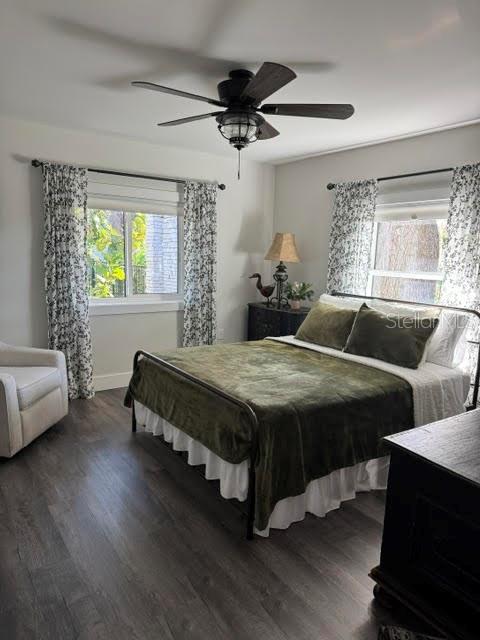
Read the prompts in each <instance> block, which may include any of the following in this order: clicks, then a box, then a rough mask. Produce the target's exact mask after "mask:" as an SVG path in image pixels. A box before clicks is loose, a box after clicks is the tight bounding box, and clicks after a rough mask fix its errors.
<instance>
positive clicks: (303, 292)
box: [285, 282, 313, 309]
mask: <svg viewBox="0 0 480 640" xmlns="http://www.w3.org/2000/svg"><path fill="white" fill-rule="evenodd" d="M285 295H286V296H287V300H290V306H291V307H292V309H300V305H301V302H302V300H311V299H312V296H313V289H312V285H311V284H310V283H309V282H293V283H292V282H287V286H286V289H285Z"/></svg>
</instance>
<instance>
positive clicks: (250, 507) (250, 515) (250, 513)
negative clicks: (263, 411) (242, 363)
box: [132, 349, 258, 540]
mask: <svg viewBox="0 0 480 640" xmlns="http://www.w3.org/2000/svg"><path fill="white" fill-rule="evenodd" d="M140 357H142V358H147V359H148V360H152V362H155V364H157V365H159V366H161V367H163V368H164V369H168V370H169V371H172V372H173V373H174V374H175V375H178V376H179V377H181V378H184V379H186V380H189V381H190V382H193V383H194V384H196V385H198V386H200V387H202V388H203V389H206V390H207V391H210V392H212V393H214V394H215V395H217V396H220V397H221V398H223V399H224V400H226V401H227V402H230V403H232V404H234V405H236V406H237V407H239V408H240V409H242V410H243V411H244V412H245V413H246V415H247V416H248V418H249V420H250V423H251V426H252V450H251V453H250V461H249V462H250V465H249V468H248V495H247V530H246V537H247V540H253V537H254V525H255V463H256V455H257V435H258V418H257V415H256V413H255V411H254V410H253V409H252V407H251V406H250V405H249V404H248V403H247V402H244V401H243V400H240V399H239V398H236V397H235V396H232V395H231V394H230V393H227V392H226V391H224V390H223V389H220V388H219V387H216V386H215V385H213V384H210V383H209V382H205V380H202V379H201V378H197V376H194V375H193V374H191V373H188V372H187V371H183V370H182V369H179V368H178V367H176V366H175V365H173V364H171V363H170V362H167V360H164V359H163V358H159V357H158V356H156V355H154V354H153V353H149V352H148V351H143V350H142V349H140V350H139V351H137V352H136V353H135V356H134V357H133V371H135V369H136V368H137V365H138V361H139V359H140ZM136 430H137V419H136V416H135V400H134V399H132V431H133V432H135V431H136Z"/></svg>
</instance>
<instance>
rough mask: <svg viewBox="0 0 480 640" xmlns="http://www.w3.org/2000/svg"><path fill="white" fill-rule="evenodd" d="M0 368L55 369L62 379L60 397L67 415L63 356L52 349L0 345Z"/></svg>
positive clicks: (66, 386) (65, 373) (66, 380)
mask: <svg viewBox="0 0 480 640" xmlns="http://www.w3.org/2000/svg"><path fill="white" fill-rule="evenodd" d="M0 366H3V367H55V368H57V369H58V370H59V371H60V375H61V378H62V396H63V402H64V409H65V413H68V377H67V365H66V362H65V355H64V354H63V353H62V352H61V351H54V350H53V349H35V348H34V347H15V346H12V345H9V344H5V343H0Z"/></svg>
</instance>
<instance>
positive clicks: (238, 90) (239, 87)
mask: <svg viewBox="0 0 480 640" xmlns="http://www.w3.org/2000/svg"><path fill="white" fill-rule="evenodd" d="M228 75H229V79H228V80H223V81H222V82H219V83H218V85H217V89H218V97H219V98H220V101H221V102H224V103H225V104H227V105H231V104H232V103H233V104H235V103H240V102H241V101H240V95H241V94H242V91H243V90H244V89H245V87H246V86H247V84H248V83H249V82H250V80H251V79H252V78H253V75H254V74H253V73H252V72H251V71H248V69H234V70H233V71H230V73H229V74H228Z"/></svg>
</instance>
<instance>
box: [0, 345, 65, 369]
mask: <svg viewBox="0 0 480 640" xmlns="http://www.w3.org/2000/svg"><path fill="white" fill-rule="evenodd" d="M0 366H3V367H57V368H58V369H60V368H61V367H62V366H63V367H64V366H65V356H64V355H63V353H62V352H61V351H53V350H51V349H35V348H33V347H14V346H11V345H6V344H2V345H1V346H0Z"/></svg>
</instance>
